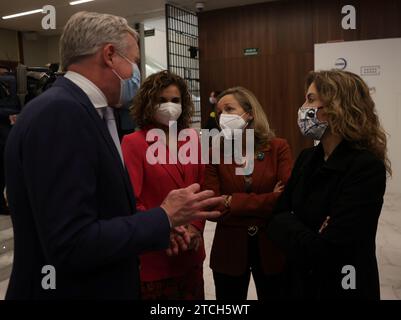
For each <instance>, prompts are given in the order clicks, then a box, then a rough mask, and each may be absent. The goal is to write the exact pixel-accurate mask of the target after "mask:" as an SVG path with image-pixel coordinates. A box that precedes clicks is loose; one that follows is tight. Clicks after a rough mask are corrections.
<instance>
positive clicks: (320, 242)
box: [268, 141, 386, 299]
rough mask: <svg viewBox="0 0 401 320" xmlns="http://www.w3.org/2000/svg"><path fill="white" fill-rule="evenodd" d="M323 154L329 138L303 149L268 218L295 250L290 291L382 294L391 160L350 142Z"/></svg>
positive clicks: (271, 230) (277, 237)
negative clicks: (381, 242)
mask: <svg viewBox="0 0 401 320" xmlns="http://www.w3.org/2000/svg"><path fill="white" fill-rule="evenodd" d="M323 155H324V153H323V148H322V146H321V145H319V146H317V147H313V148H310V149H306V150H304V151H303V152H302V153H301V155H300V156H299V158H298V160H297V162H296V164H295V166H294V170H293V173H292V176H291V178H290V180H289V182H288V185H287V187H286V189H285V191H284V193H283V194H282V196H281V198H280V199H279V201H278V204H277V207H276V208H275V215H274V218H273V220H272V221H271V222H270V224H269V225H268V234H269V236H270V237H271V239H272V240H273V241H274V242H275V243H276V244H277V245H279V246H280V247H282V248H283V249H284V250H285V252H287V254H288V256H287V258H288V260H287V261H288V265H287V272H286V274H287V280H288V283H287V292H286V295H287V297H294V298H318V299H324V298H363V299H379V277H378V270H377V262H376V255H375V237H376V229H377V223H378V218H379V215H380V211H381V208H382V204H383V194H384V191H385V186H386V170H385V167H384V165H383V163H382V161H380V160H378V159H377V158H376V157H375V156H374V155H373V154H372V153H370V152H368V151H363V150H357V149H355V148H353V147H352V146H351V144H349V143H348V142H345V141H343V142H342V143H341V144H340V145H338V146H337V148H336V149H335V150H334V152H333V153H332V155H331V156H330V158H329V159H328V160H327V162H324V160H323ZM327 216H330V220H329V221H328V226H327V227H326V228H325V229H323V231H322V232H321V234H319V230H320V228H321V226H322V224H323V222H324V221H325V220H326V217H327ZM347 265H351V266H353V267H354V268H355V271H356V277H355V278H356V289H355V290H350V289H349V290H344V289H343V286H342V280H343V278H344V277H345V276H346V275H349V274H350V273H349V272H345V273H342V271H343V270H342V269H343V267H344V266H347ZM345 282H347V281H345ZM347 283H350V281H348V282H347Z"/></svg>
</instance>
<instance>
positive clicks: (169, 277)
mask: <svg viewBox="0 0 401 320" xmlns="http://www.w3.org/2000/svg"><path fill="white" fill-rule="evenodd" d="M192 112H193V103H192V100H191V96H190V94H189V92H188V88H187V85H186V83H185V81H184V80H183V79H182V78H180V77H178V76H176V75H174V74H172V73H170V72H168V71H162V72H159V73H156V74H153V75H151V76H149V77H148V78H147V79H146V81H145V82H144V83H143V84H142V86H141V88H140V90H139V91H138V93H137V95H136V97H135V99H134V105H133V107H132V114H133V117H134V119H135V120H136V123H137V124H138V126H139V128H140V130H139V131H136V132H134V133H132V134H129V135H127V136H125V137H124V139H123V142H122V151H123V155H124V161H125V164H126V167H127V170H128V173H129V175H130V178H131V182H132V185H133V187H134V193H135V197H136V201H137V208H138V209H139V210H147V209H149V208H154V207H155V206H159V205H160V204H161V203H162V201H163V200H164V198H165V197H166V195H167V194H168V193H169V192H170V191H171V190H173V189H178V188H185V187H187V186H189V185H191V184H193V183H201V182H202V181H201V178H202V177H203V175H204V166H202V165H201V164H191V163H189V164H185V165H183V164H181V163H180V161H179V160H180V159H177V163H176V164H174V163H169V151H170V150H172V149H171V148H172V146H169V138H168V137H169V129H170V131H171V129H172V127H170V128H169V121H176V123H177V125H178V133H179V132H180V131H181V130H183V129H186V128H188V127H189V124H190V119H191V115H192ZM152 129H159V130H161V131H159V132H161V133H164V134H166V140H165V141H162V140H161V141H158V143H160V142H162V146H165V147H166V154H165V155H166V160H167V161H166V163H164V164H163V161H159V162H158V163H155V164H153V163H154V162H155V161H154V160H155V158H153V160H152V159H150V158H152V157H150V156H149V154H154V155H155V157H157V156H160V154H159V152H158V151H155V152H153V151H154V150H155V149H152V148H154V147H156V145H155V143H156V141H154V140H156V139H153V138H152V139H150V140H151V141H147V139H146V137H147V134H151V133H152V132H154V131H155V130H152ZM150 130H152V131H150ZM187 130H188V129H187ZM190 133H191V134H192V138H193V137H195V139H193V140H192V141H196V142H195V143H196V146H195V147H196V148H199V139H198V135H197V132H196V131H195V130H190ZM148 140H149V139H148ZM183 144H185V142H178V147H177V151H179V150H180V148H181V147H182V145H183ZM169 147H171V148H169ZM149 148H150V149H149ZM150 151H152V152H150ZM162 153H163V152H162ZM199 156H200V154H199ZM197 160H198V159H197ZM195 162H197V163H200V161H195ZM204 225H205V221H193V222H192V223H191V224H189V225H188V226H186V227H185V230H184V232H185V234H181V235H180V234H177V233H172V235H171V243H172V244H173V245H174V248H173V250H171V249H170V250H167V251H157V252H149V253H146V254H144V255H142V256H141V257H140V260H141V284H142V299H180V300H182V299H197V300H199V299H204V286H203V261H204V259H205V249H204V244H203V239H202V233H203V228H204ZM185 239H186V240H187V242H186V241H185ZM188 242H189V245H188ZM178 248H180V250H178V251H177V249H178Z"/></svg>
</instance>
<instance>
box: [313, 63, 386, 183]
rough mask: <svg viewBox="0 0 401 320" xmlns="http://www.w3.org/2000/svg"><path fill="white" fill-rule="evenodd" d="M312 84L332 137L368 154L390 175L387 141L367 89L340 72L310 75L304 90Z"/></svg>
mask: <svg viewBox="0 0 401 320" xmlns="http://www.w3.org/2000/svg"><path fill="white" fill-rule="evenodd" d="M312 83H314V84H315V86H316V89H317V92H318V93H319V96H320V99H321V100H322V102H323V106H324V111H325V113H326V114H327V117H328V123H329V127H330V129H331V131H332V133H333V134H336V135H339V136H340V137H342V138H343V139H345V140H347V141H349V142H350V143H351V144H352V145H353V146H354V147H355V148H358V149H364V150H369V151H370V152H372V153H373V154H374V155H375V156H376V157H377V158H379V159H380V160H382V161H383V164H384V165H385V167H386V170H387V172H388V174H389V175H391V164H390V161H389V159H388V157H387V137H386V132H385V131H384V129H383V128H382V126H381V124H380V121H379V118H378V116H377V113H376V108H375V103H374V102H373V100H372V97H371V96H370V92H369V87H368V86H367V85H366V83H365V82H364V81H363V80H362V78H361V77H359V76H358V75H356V74H354V73H351V72H348V71H340V70H330V71H318V72H314V71H312V72H310V73H309V75H308V77H307V80H306V90H308V88H309V86H310V85H311V84H312Z"/></svg>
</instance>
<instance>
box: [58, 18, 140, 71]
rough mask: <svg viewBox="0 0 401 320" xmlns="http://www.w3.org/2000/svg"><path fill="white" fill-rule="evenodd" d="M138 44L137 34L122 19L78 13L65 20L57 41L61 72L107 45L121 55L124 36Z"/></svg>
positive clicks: (123, 50) (124, 48)
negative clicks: (136, 41) (129, 36)
mask: <svg viewBox="0 0 401 320" xmlns="http://www.w3.org/2000/svg"><path fill="white" fill-rule="evenodd" d="M127 34H131V35H132V36H133V37H134V38H135V39H136V40H138V33H137V32H136V31H135V30H134V29H132V28H131V27H130V26H129V25H128V22H127V20H126V19H124V18H122V17H118V16H114V15H111V14H103V13H97V12H85V11H81V12H78V13H76V14H74V15H73V16H71V18H70V19H69V20H68V22H67V24H66V25H65V27H64V30H63V34H62V35H61V38H60V59H61V66H62V69H63V70H67V68H68V66H69V65H71V64H72V63H75V62H78V61H79V60H80V59H82V58H83V57H86V56H90V55H93V54H95V53H96V52H97V51H98V50H99V49H101V48H102V47H103V46H104V45H106V44H108V43H111V44H113V45H114V46H115V47H116V50H117V51H119V52H121V53H125V52H126V49H127V48H126V47H127V41H126V38H125V37H126V35H127Z"/></svg>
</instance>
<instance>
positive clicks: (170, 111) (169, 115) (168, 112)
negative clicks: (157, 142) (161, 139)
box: [155, 102, 182, 126]
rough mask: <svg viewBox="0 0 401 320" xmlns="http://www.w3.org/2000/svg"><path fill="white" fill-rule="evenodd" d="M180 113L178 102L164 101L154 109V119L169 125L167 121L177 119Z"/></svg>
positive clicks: (180, 108) (180, 107)
mask: <svg viewBox="0 0 401 320" xmlns="http://www.w3.org/2000/svg"><path fill="white" fill-rule="evenodd" d="M181 113H182V106H181V104H180V103H173V102H165V103H161V104H160V105H159V107H158V109H157V110H156V114H155V120H156V121H157V122H159V123H160V124H164V125H165V126H168V125H169V121H177V119H178V118H179V117H180V115H181Z"/></svg>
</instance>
